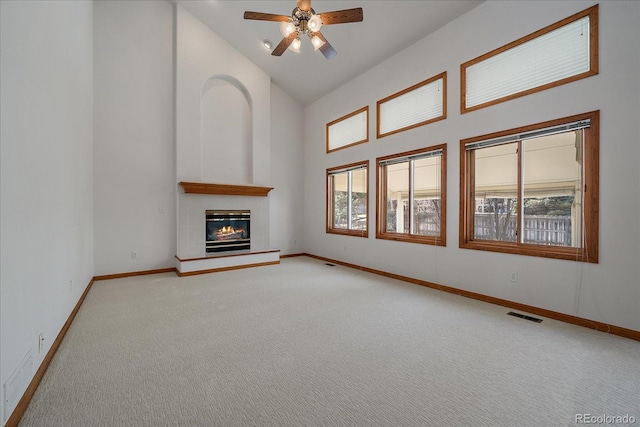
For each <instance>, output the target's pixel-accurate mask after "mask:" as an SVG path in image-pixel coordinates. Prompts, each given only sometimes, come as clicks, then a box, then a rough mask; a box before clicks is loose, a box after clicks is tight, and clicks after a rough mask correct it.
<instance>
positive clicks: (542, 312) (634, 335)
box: [305, 253, 640, 341]
mask: <svg viewBox="0 0 640 427" xmlns="http://www.w3.org/2000/svg"><path fill="white" fill-rule="evenodd" d="M305 255H306V256H308V257H310V258H315V259H319V260H322V261H326V262H330V263H332V264H338V265H343V266H345V267H349V268H354V269H356V270H361V271H366V272H368V273H373V274H377V275H380V276H385V277H390V278H392V279H397V280H402V281H403V282H408V283H413V284H416V285H420V286H426V287H428V288H432V289H436V290H439V291H445V292H449V293H452V294H456V295H461V296H464V297H467V298H472V299H476V300H479V301H484V302H488V303H491V304H496V305H500V306H503V307H508V308H511V309H514V310H521V311H526V312H528V313H532V314H536V315H538V316H544V317H547V318H549V319H554V320H559V321H561V322H565V323H571V324H573V325H578V326H584V327H585V328H589V329H594V330H596V331H601V332H607V333H610V334H613V335H618V336H621V337H624V338H629V339H632V340H636V341H640V331H635V330H633V329H627V328H623V327H620V326H615V325H610V324H608V323H603V322H598V321H596V320H590V319H584V318H582V317H577V316H572V315H570V314H564V313H558V312H556V311H551V310H547V309H545V308H539V307H534V306H531V305H526V304H521V303H519V302H513V301H509V300H505V299H501V298H495V297H491V296H488V295H483V294H479V293H476V292H471V291H465V290H463V289H457V288H452V287H450V286H444V285H439V284H437V283H432V282H427V281H426V280H420V279H415V278H413V277H407V276H402V275H400V274H394V273H388V272H386V271H382V270H376V269H373V268H368V267H363V266H360V265H356V264H350V263H348V262H343V261H338V260H335V259H331V258H325V257H322V256H318V255H313V254H309V253H306V254H305Z"/></svg>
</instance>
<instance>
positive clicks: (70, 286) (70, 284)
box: [69, 280, 73, 292]
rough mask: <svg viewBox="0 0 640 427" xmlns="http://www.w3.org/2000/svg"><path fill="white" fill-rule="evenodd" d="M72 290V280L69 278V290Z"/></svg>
mask: <svg viewBox="0 0 640 427" xmlns="http://www.w3.org/2000/svg"><path fill="white" fill-rule="evenodd" d="M71 291H73V280H69V292H71Z"/></svg>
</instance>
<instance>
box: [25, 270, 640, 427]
mask: <svg viewBox="0 0 640 427" xmlns="http://www.w3.org/2000/svg"><path fill="white" fill-rule="evenodd" d="M508 311H510V310H509V309H506V308H504V307H499V306H495V305H492V304H487V303H483V302H479V301H475V300H471V299H467V298H464V297H461V296H457V295H452V294H448V293H445V292H440V291H437V290H433V289H429V288H425V287H421V286H417V285H412V284H408V283H404V282H401V281H397V280H394V279H389V278H386V277H381V276H377V275H373V274H370V273H366V272H362V271H358V270H353V269H349V268H346V267H341V266H334V267H331V266H327V265H326V264H325V263H324V262H321V261H318V260H315V259H311V258H307V257H298V258H287V259H283V260H282V262H281V264H280V265H274V266H267V267H259V268H251V269H245V270H236V271H228V272H221V273H215V274H207V275H200V276H191V277H183V278H179V277H176V276H175V275H174V274H171V273H166V274H157V275H151V276H138V277H130V278H124V279H114V280H106V281H99V282H96V283H94V285H93V287H92V289H91V291H90V292H89V293H88V295H87V298H86V300H85V302H84V304H83V305H82V307H81V309H80V311H79V312H78V315H77V317H76V319H75V320H74V322H73V324H72V325H71V327H70V329H69V331H68V333H67V335H66V337H65V339H64V340H63V342H62V344H61V346H60V348H59V350H58V352H57V354H56V356H55V357H54V359H53V361H52V363H51V365H50V367H49V369H48V370H47V372H46V374H45V376H44V378H43V380H42V382H41V384H40V386H39V388H38V390H37V391H36V393H35V395H34V397H33V399H32V401H31V404H30V405H29V407H28V409H27V411H26V412H25V414H24V416H23V418H22V420H21V423H20V426H22V427H28V426H47V427H48V426H61V427H62V426H64V427H73V426H82V427H90V426H571V425H576V420H577V418H576V416H578V417H580V416H584V414H589V415H590V416H600V417H602V416H606V417H615V416H625V415H628V416H631V417H634V418H635V420H636V423H637V424H640V343H638V342H636V341H633V340H629V339H625V338H621V337H617V336H614V335H610V334H606V333H603V332H597V331H593V330H589V329H587V328H582V327H579V326H575V325H569V324H565V323H562V322H558V321H554V320H550V319H544V321H543V322H542V323H534V322H530V321H528V320H524V319H520V318H516V317H512V316H508V315H507V314H506V313H507V312H508ZM525 314H526V313H525ZM583 419H584V418H583ZM605 420H606V419H605ZM608 420H610V421H611V420H613V421H615V420H616V419H613V418H608ZM609 425H611V423H610V424H609Z"/></svg>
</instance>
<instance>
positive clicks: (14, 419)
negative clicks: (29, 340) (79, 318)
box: [5, 279, 95, 427]
mask: <svg viewBox="0 0 640 427" xmlns="http://www.w3.org/2000/svg"><path fill="white" fill-rule="evenodd" d="M94 281H95V279H91V281H90V282H89V284H88V285H87V287H86V288H85V290H84V292H83V293H82V296H81V297H80V299H79V300H78V302H77V303H76V305H75V307H74V308H73V311H71V314H70V315H69V317H68V318H67V321H66V322H65V324H64V325H63V326H62V329H61V330H60V333H59V334H58V336H57V337H56V339H55V341H54V342H53V344H52V345H51V348H50V349H49V351H48V352H47V354H46V356H45V357H44V359H42V363H41V364H40V367H39V368H38V370H37V371H36V374H35V375H34V376H33V379H32V380H31V382H30V383H29V386H28V387H27V389H26V390H25V392H24V394H23V395H22V397H21V398H20V401H19V402H18V405H16V407H15V409H14V410H13V412H12V413H11V416H10V417H9V419H8V420H7V422H6V424H5V427H15V426H17V425H18V423H19V422H20V419H22V416H23V415H24V412H25V411H26V410H27V407H28V406H29V403H30V402H31V399H32V398H33V395H34V394H35V392H36V389H37V388H38V386H39V385H40V381H42V378H43V377H44V374H45V372H47V368H49V364H51V360H53V356H55V354H56V352H57V351H58V347H60V344H61V343H62V340H63V338H64V336H65V335H66V334H67V331H68V330H69V326H71V322H73V319H74V318H75V317H76V314H77V313H78V310H80V306H81V305H82V303H83V302H84V299H85V298H86V296H87V294H88V293H89V289H91V286H93V283H94Z"/></svg>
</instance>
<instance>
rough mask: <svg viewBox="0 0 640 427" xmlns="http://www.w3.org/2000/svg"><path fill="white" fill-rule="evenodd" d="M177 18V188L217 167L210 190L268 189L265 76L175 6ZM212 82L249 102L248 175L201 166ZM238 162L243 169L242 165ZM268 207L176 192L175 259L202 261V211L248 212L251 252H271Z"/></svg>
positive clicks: (259, 200)
mask: <svg viewBox="0 0 640 427" xmlns="http://www.w3.org/2000/svg"><path fill="white" fill-rule="evenodd" d="M176 14H177V15H176V56H175V61H176V78H175V82H176V83H175V84H176V107H175V112H176V113H175V114H176V168H177V169H176V175H177V182H180V181H194V182H207V181H206V180H205V177H211V176H220V174H217V173H210V172H207V173H205V172H204V169H205V168H216V167H220V168H221V172H222V175H224V176H222V177H221V181H219V182H214V183H215V184H242V185H246V184H253V185H259V186H267V187H273V184H272V183H271V179H272V177H271V114H270V95H271V83H270V78H269V76H268V75H267V74H266V73H265V72H264V71H262V70H261V69H260V68H258V67H257V66H256V65H255V64H253V63H252V62H250V61H249V60H248V59H247V58H246V57H244V56H242V55H241V54H240V53H239V52H238V51H237V50H235V49H234V48H232V47H231V46H230V45H229V44H228V43H227V42H226V41H224V40H223V39H222V38H220V37H219V36H218V35H217V34H216V33H215V32H214V31H212V30H211V29H210V28H209V27H208V26H206V25H205V24H204V23H202V22H201V21H199V20H198V19H197V18H195V17H194V16H193V15H191V14H190V13H189V12H188V11H186V10H185V9H184V8H182V7H181V6H179V5H178V6H176ZM212 78H213V79H219V80H222V81H226V82H229V83H231V84H232V85H233V86H235V88H237V89H239V90H240V91H241V92H242V93H243V94H244V96H245V97H246V99H247V100H248V104H249V108H250V117H251V129H250V135H251V141H250V144H249V145H250V149H249V157H250V159H248V160H250V171H249V173H247V174H244V173H240V174H236V173H231V172H230V171H229V167H230V166H229V165H230V164H231V160H227V161H226V164H223V165H222V166H218V165H216V164H208V162H203V141H202V123H201V117H202V111H201V108H202V103H201V96H202V93H203V88H204V87H205V86H206V85H208V84H209V82H210V81H211V79H212ZM221 136H222V134H221ZM227 136H228V133H227ZM205 143H210V141H205ZM216 143H217V142H216ZM225 143H228V144H232V143H233V141H222V142H221V143H220V145H223V144H225ZM239 161H240V162H241V164H245V163H244V162H246V161H247V159H246V158H244V159H239ZM243 176H246V177H247V178H250V179H251V180H250V182H246V181H244V179H243V178H242V177H243ZM236 179H240V180H242V181H241V182H238V181H236ZM208 183H211V182H208ZM270 201H271V200H270V198H269V197H267V198H264V197H236V196H227V195H215V196H210V195H194V194H185V193H184V192H182V191H181V192H180V193H179V194H178V247H177V255H178V257H180V258H181V259H187V258H196V257H202V256H204V255H206V254H205V222H204V221H205V210H207V209H220V210H225V209H246V210H250V211H251V250H252V251H261V250H267V249H270V248H271V247H272V245H271V244H270V240H269V238H270V237H269V234H270V208H269V206H270Z"/></svg>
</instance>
